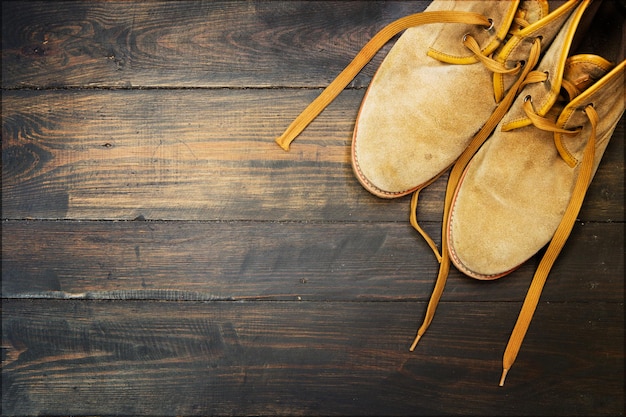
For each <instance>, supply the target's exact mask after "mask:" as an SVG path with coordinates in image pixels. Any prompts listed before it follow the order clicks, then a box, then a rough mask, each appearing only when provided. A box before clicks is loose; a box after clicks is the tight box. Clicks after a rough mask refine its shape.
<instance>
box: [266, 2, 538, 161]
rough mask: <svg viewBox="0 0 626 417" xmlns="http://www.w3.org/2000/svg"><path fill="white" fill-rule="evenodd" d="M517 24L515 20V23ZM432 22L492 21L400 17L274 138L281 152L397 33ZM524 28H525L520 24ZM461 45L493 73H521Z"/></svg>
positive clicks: (471, 45) (467, 41)
mask: <svg viewBox="0 0 626 417" xmlns="http://www.w3.org/2000/svg"><path fill="white" fill-rule="evenodd" d="M516 22H517V20H516ZM433 23H462V24H468V25H478V26H483V27H485V28H486V29H490V28H491V27H492V25H493V22H492V21H491V20H490V19H489V18H487V17H485V16H483V15H481V14H478V13H472V12H458V11H438V12H422V13H416V14H412V15H409V16H405V17H403V18H400V19H398V20H396V21H394V22H392V23H390V24H389V25H387V26H385V27H384V28H383V29H381V30H380V31H379V32H378V33H377V34H376V35H374V37H373V38H372V39H370V40H369V42H367V44H365V46H364V47H363V48H362V49H361V50H360V51H359V53H358V54H357V55H356V56H355V57H354V59H353V60H352V62H350V64H348V66H347V67H346V68H345V69H344V70H343V71H341V73H339V75H338V76H337V78H335V79H334V80H333V81H332V82H331V83H330V84H329V85H328V87H326V88H325V89H324V91H322V93H321V94H320V95H319V96H318V97H317V98H316V99H315V100H313V101H312V102H311V104H309V106H308V107H307V108H306V109H304V111H302V113H300V115H299V116H298V117H296V119H295V120H294V121H293V122H292V123H291V124H290V125H289V127H288V128H287V129H286V130H285V132H284V133H283V134H282V135H281V136H279V137H278V138H277V139H276V143H277V144H278V145H279V146H280V147H281V148H283V149H284V150H286V151H287V150H289V145H290V144H291V142H293V140H294V139H295V138H296V137H297V136H298V135H299V134H300V133H301V132H302V131H303V130H304V129H305V128H306V127H307V126H308V125H309V124H310V123H311V122H312V121H313V120H314V119H315V118H316V117H317V116H318V115H319V114H320V113H321V112H322V111H323V110H324V109H325V108H326V107H327V106H328V105H329V104H330V103H331V102H332V101H333V100H334V99H335V98H336V97H337V96H338V95H339V93H341V92H342V91H343V89H344V88H345V87H346V86H347V85H348V84H349V83H350V82H351V81H352V80H353V79H354V77H356V75H357V74H358V73H359V72H360V71H361V70H362V69H363V67H364V66H365V65H367V63H368V62H369V61H371V59H372V58H373V57H374V55H376V53H377V52H378V51H379V50H380V48H382V47H383V46H384V45H385V44H386V43H387V42H389V40H391V38H393V37H394V36H396V35H397V34H398V33H400V32H402V31H404V30H406V29H409V28H411V27H415V26H421V25H426V24H433ZM522 24H523V25H528V23H527V22H523V21H522ZM463 44H464V45H465V46H467V47H468V49H470V50H471V51H472V52H473V53H474V54H475V55H476V57H477V58H478V59H479V60H480V61H481V62H483V64H484V65H485V66H486V67H487V68H489V70H491V71H492V72H498V73H502V74H510V73H516V72H519V71H520V68H519V66H518V67H515V68H506V67H505V66H504V65H503V64H502V63H499V62H496V61H495V60H493V59H491V58H490V57H486V56H484V55H483V53H482V51H481V50H480V47H479V46H478V44H477V43H476V41H475V40H474V39H473V38H472V37H471V36H466V37H465V38H464V39H463Z"/></svg>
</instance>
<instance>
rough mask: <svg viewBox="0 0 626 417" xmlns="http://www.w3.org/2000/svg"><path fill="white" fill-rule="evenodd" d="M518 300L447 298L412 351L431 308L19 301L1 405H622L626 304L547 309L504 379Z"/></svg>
mask: <svg viewBox="0 0 626 417" xmlns="http://www.w3.org/2000/svg"><path fill="white" fill-rule="evenodd" d="M518 305H519V304H518V303H493V302H486V303H473V305H472V309H471V310H469V309H468V307H467V305H466V304H462V303H452V304H450V305H445V306H442V307H441V312H440V313H439V315H438V317H436V319H435V323H434V325H433V327H432V329H431V331H430V332H429V333H428V335H427V337H426V338H425V339H424V340H423V345H420V348H419V350H418V351H417V352H413V353H410V352H408V350H407V348H406V344H407V337H406V336H407V334H410V333H412V332H413V331H414V330H415V325H416V315H415V314H416V311H417V310H420V311H421V310H423V308H424V304H423V303H404V302H396V303H332V302H275V303H268V302H265V303H248V302H242V303H232V302H213V303H203V302H185V303H163V302H149V301H142V302H132V303H128V302H119V301H96V300H91V301H82V300H81V301H79V300H54V301H52V300H10V301H5V302H4V306H3V310H4V311H3V315H4V316H5V318H4V340H6V341H7V342H10V343H11V345H13V346H14V347H15V348H14V349H11V350H10V351H9V352H7V354H6V360H5V364H4V366H3V378H4V379H3V390H4V391H3V394H4V395H3V406H4V408H5V410H6V409H7V408H8V409H10V410H11V411H13V412H14V413H16V414H38V413H43V414H52V415H57V414H69V415H75V414H92V415H93V414H114V415H118V414H122V415H188V414H204V415H215V414H219V415H223V414H228V415H248V414H254V415H257V414H269V415H273V414H280V415H284V414H286V415H294V414H308V415H328V414H335V415H337V414H338V415H396V414H405V415H434V414H450V413H453V414H461V415H465V414H477V415H507V414H510V415H520V414H530V415H533V414H535V413H537V412H538V411H545V412H546V414H557V415H586V414H587V413H586V412H585V410H586V411H588V412H591V414H614V412H615V411H618V410H620V407H623V403H622V402H621V398H620V397H619V395H607V394H606V393H614V394H616V393H619V391H620V389H623V383H624V381H623V379H622V378H621V375H623V374H621V372H620V368H618V367H619V366H623V352H622V351H620V349H619V346H620V344H621V343H623V325H624V321H623V306H622V305H620V304H618V303H595V305H594V308H590V307H589V305H588V304H587V303H555V304H552V303H551V304H549V305H544V306H542V307H541V308H540V309H539V311H538V312H537V317H536V320H535V321H534V323H533V330H534V332H532V333H533V334H530V335H529V336H528V338H527V340H526V343H525V349H523V351H522V352H521V354H520V357H519V359H518V361H519V362H518V364H517V366H516V367H515V369H514V370H512V371H511V372H512V373H513V372H514V374H515V378H513V375H511V384H510V386H507V388H505V389H502V388H499V387H498V386H497V379H498V374H499V371H500V366H501V349H502V347H503V344H504V341H505V340H506V338H507V337H508V332H509V331H510V326H511V323H512V322H513V321H514V320H515V317H516V314H517V307H518ZM459 344H462V349H459V347H458V346H459ZM515 380H516V381H517V382H516V381H515ZM522 381H523V382H522ZM598 385H601V388H598ZM25 387H28V389H25ZM600 389H601V390H603V392H604V393H605V395H604V396H602V397H599V396H598V391H599V390H600ZM581 411H583V412H582V413H581Z"/></svg>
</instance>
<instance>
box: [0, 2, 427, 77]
mask: <svg viewBox="0 0 626 417" xmlns="http://www.w3.org/2000/svg"><path fill="white" fill-rule="evenodd" d="M428 3H429V2H428V1H414V2H370V1H360V2H334V3H330V2H326V1H317V2H310V1H300V2H295V1H293V2H292V1H289V2H281V3H276V2H262V1H256V2H231V1H221V2H218V1H186V2H182V1H180V2H179V1H177V2H174V3H172V2H168V1H160V2H125V1H113V2H68V1H63V2H62V1H58V2H56V1H55V2H54V4H51V3H50V2H2V12H3V13H2V16H3V19H2V87H3V88H16V87H36V88H50V87H91V86H97V87H123V88H132V87H193V88H197V87H276V86H293V87H308V88H311V87H320V86H326V85H328V84H329V83H330V81H331V80H332V79H333V78H334V77H335V76H336V75H337V74H339V72H340V71H341V70H342V69H343V68H344V67H345V66H346V65H347V64H348V63H349V62H350V61H351V60H352V58H354V56H355V55H356V54H357V52H358V51H359V50H360V49H361V48H362V47H363V46H364V45H365V44H366V43H367V41H368V40H369V39H370V38H371V37H372V36H374V34H375V33H376V32H377V31H378V30H379V29H381V28H383V27H384V26H385V25H386V24H388V23H390V22H392V21H393V20H395V19H398V18H400V17H403V16H405V15H407V14H410V13H416V12H420V11H422V10H424V9H425V8H426V6H427V4H428ZM388 49H389V47H386V48H385V49H384V50H383V51H381V52H380V54H379V55H378V56H377V57H376V58H375V59H374V60H373V61H372V62H371V64H370V65H368V66H367V67H366V68H365V69H364V70H363V72H362V73H361V74H360V75H359V76H358V77H357V78H356V79H355V81H354V82H353V84H352V86H353V87H359V86H361V87H362V86H365V85H367V84H368V83H369V81H370V79H371V77H372V75H373V73H374V71H375V70H376V68H377V67H378V65H379V64H380V61H381V60H382V57H383V56H384V54H385V53H386V51H387V50H388Z"/></svg>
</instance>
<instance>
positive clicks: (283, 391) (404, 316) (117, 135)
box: [1, 1, 624, 415]
mask: <svg viewBox="0 0 626 417" xmlns="http://www.w3.org/2000/svg"><path fill="white" fill-rule="evenodd" d="M427 4H428V2H427V1H416V2H367V1H365V2H326V1H321V2H291V1H285V2H278V1H277V2H244V1H242V2H195V1H190V2H183V1H181V2H3V3H2V11H3V13H2V223H3V224H2V250H1V251H2V414H3V415H42V414H45V415H113V414H115V415H246V414H256V415H270V414H282V415H330V414H334V415H433V414H474V415H623V414H624V341H623V334H624V304H623V300H624V205H623V201H624V141H623V137H624V121H623V120H622V121H621V122H620V124H619V125H618V128H617V130H616V132H615V134H614V137H613V140H612V141H611V143H610V144H609V147H608V149H607V153H606V154H605V156H604V158H603V161H602V164H601V165H600V168H599V169H598V172H597V174H596V177H595V179H594V181H593V183H592V184H591V187H590V190H589V192H588V195H587V198H586V200H585V203H584V205H583V209H582V211H581V213H580V215H579V221H578V222H577V224H576V226H575V227H574V230H573V232H572V235H571V237H570V239H569V241H568V243H567V245H566V247H565V248H564V250H563V253H562V254H561V256H560V257H559V259H558V260H557V263H556V264H555V266H554V269H553V270H552V273H551V274H550V277H549V279H548V283H547V285H546V288H545V290H544V292H543V294H542V299H541V302H540V304H539V306H538V309H537V313H536V315H535V318H534V320H533V323H532V325H531V327H530V330H529V332H528V335H527V337H526V339H525V341H524V344H523V346H522V350H521V352H520V355H519V357H518V361H517V362H516V364H515V366H514V368H513V369H512V370H511V373H510V376H509V378H508V379H507V385H506V386H505V387H503V388H500V387H498V386H497V380H498V378H499V374H500V367H501V357H502V352H503V349H504V347H505V344H506V341H507V339H508V337H509V333H510V331H511V328H512V326H513V324H514V322H515V319H516V317H517V314H518V312H519V308H520V305H521V302H522V300H523V298H524V296H525V293H526V289H527V288H528V284H529V282H530V280H531V278H532V275H533V272H534V269H535V267H536V266H537V263H538V259H539V258H538V256H536V257H534V258H532V259H531V260H529V261H528V262H527V263H526V264H525V265H523V266H522V267H521V268H520V269H519V270H517V271H515V272H514V273H512V274H511V275H509V276H508V277H506V278H505V279H502V280H498V281H495V282H477V281H475V280H471V279H468V278H466V277H464V276H463V275H462V274H460V273H458V272H457V271H456V270H453V271H452V272H451V275H450V278H449V280H448V284H447V288H446V291H445V292H444V295H443V297H442V303H441V305H440V306H439V309H438V312H437V315H436V316H435V320H434V321H433V324H432V326H431V327H430V329H429V331H428V332H427V334H426V336H425V337H424V339H423V340H422V342H420V346H419V347H418V349H417V350H416V352H413V353H410V352H408V349H407V346H408V344H409V343H410V341H411V339H412V337H413V335H414V334H415V331H416V328H417V326H418V325H419V324H420V322H421V319H422V317H423V314H424V311H425V303H426V301H427V300H428V297H429V296H430V292H431V290H432V287H433V285H434V279H435V277H436V274H437V268H438V265H437V262H436V260H435V258H434V257H433V254H432V253H431V252H430V250H429V249H428V247H427V246H426V244H425V243H424V242H423V241H422V240H421V239H420V238H419V237H418V235H417V234H416V233H415V232H414V231H413V230H412V229H411V227H410V225H409V224H408V210H409V206H408V204H409V200H408V198H401V199H398V200H392V201H386V200H381V199H377V198H375V197H373V196H371V195H370V194H369V193H367V192H366V191H365V190H363V188H362V187H361V186H360V185H359V184H358V182H357V180H356V179H355V178H354V176H353V174H352V171H351V167H350V159H349V144H350V139H351V132H352V128H353V124H354V118H355V116H356V113H357V111H358V107H359V104H360V100H361V99H362V97H363V94H364V91H365V90H364V88H365V87H366V86H367V84H368V83H369V80H370V79H371V77H372V75H373V74H374V72H375V70H376V68H377V65H378V63H380V61H381V59H382V57H383V56H384V54H385V52H386V51H387V50H388V48H389V47H388V46H387V47H385V48H384V49H383V50H382V51H381V53H380V54H379V55H378V56H377V57H376V58H375V59H374V60H373V61H372V62H371V63H370V64H369V65H368V66H366V67H365V69H364V70H363V71H362V72H361V73H360V74H359V75H358V76H357V77H356V78H355V80H354V81H353V83H351V85H350V87H349V88H348V89H346V91H344V92H343V93H342V94H341V95H340V96H339V98H338V99H337V100H336V101H335V102H333V104H331V105H330V106H329V107H328V109H327V110H325V111H324V112H323V113H322V115H321V116H320V117H318V119H317V120H315V121H314V122H313V123H312V124H311V125H310V126H309V128H308V129H307V130H305V132H304V133H303V134H302V135H301V137H299V138H298V139H297V141H296V142H295V143H294V145H293V146H292V150H291V151H290V152H288V153H286V152H283V151H282V150H280V148H278V147H277V146H276V145H275V144H274V143H273V138H274V137H275V136H277V135H279V134H280V133H281V132H282V130H283V129H284V128H285V127H286V126H287V125H288V124H289V123H290V122H291V120H292V119H293V118H294V117H295V116H296V115H297V114H298V113H299V112H300V111H301V110H302V109H303V108H304V107H306V105H307V104H308V103H309V102H310V101H311V100H312V99H313V98H315V97H316V96H317V95H318V94H319V92H320V88H322V87H324V86H325V85H327V84H328V83H329V82H330V81H331V80H332V79H333V77H334V76H335V75H336V74H337V73H339V71H341V69H343V67H344V66H345V65H346V64H347V63H348V62H349V61H350V60H351V59H352V57H353V56H354V54H356V52H357V51H358V50H359V49H360V48H361V46H363V44H364V43H365V42H366V41H367V40H368V39H369V38H371V36H373V34H374V33H376V31H377V30H378V29H380V28H382V27H383V26H384V25H385V24H387V23H389V22H391V21H392V20H394V19H396V18H399V17H402V16H404V15H406V14H408V13H412V12H418V11H421V10H423V9H424V8H425V7H426V5H427ZM445 179H446V178H445V176H444V177H442V178H441V179H440V180H439V181H437V182H436V183H434V184H433V185H432V186H431V187H429V188H428V189H427V190H425V191H424V192H423V193H422V195H421V197H420V206H419V217H420V219H421V220H422V223H423V225H424V227H425V228H426V229H427V231H428V232H429V233H431V234H432V235H433V237H434V238H435V240H436V241H439V239H440V230H439V229H440V227H441V209H442V198H443V192H444V188H445ZM133 220H134V221H133Z"/></svg>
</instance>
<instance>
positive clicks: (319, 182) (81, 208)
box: [2, 89, 624, 222]
mask: <svg viewBox="0 0 626 417" xmlns="http://www.w3.org/2000/svg"><path fill="white" fill-rule="evenodd" d="M317 94H318V93H317V92H312V91H294V90H281V89H276V90H232V89H224V90H210V91H207V90H150V91H143V90H130V91H129V90H120V91H111V90H87V91H84V90H83V91H66V90H62V91H45V92H39V91H8V92H5V93H3V96H2V106H3V120H2V132H3V133H2V135H3V140H2V157H3V164H2V170H3V171H2V174H3V181H2V203H3V212H2V216H3V218H5V219H7V218H8V219H23V218H39V219H59V218H65V219H94V220H101V219H126V220H130V219H134V218H136V217H143V218H145V219H166V220H240V219H246V220H301V219H306V220H326V221H363V220H365V221H372V220H375V221H403V222H405V221H407V218H408V198H403V199H400V200H394V201H387V200H382V199H378V198H375V197H373V196H372V195H370V194H369V193H368V192H366V191H365V190H364V189H363V188H362V187H361V186H360V184H359V183H358V181H357V180H356V179H355V177H354V175H353V174H352V169H351V165H350V150H349V148H350V146H349V145H350V141H351V134H352V129H353V125H354V119H355V117H356V113H357V110H358V107H359V103H360V100H361V99H362V96H363V92H362V91H361V90H349V91H346V92H344V93H343V94H342V95H341V96H340V97H339V98H338V99H337V101H336V102H335V103H333V104H332V105H331V106H330V107H329V108H328V109H327V111H325V112H324V113H323V114H322V115H321V116H320V117H319V118H318V119H317V120H316V121H314V122H313V124H312V125H311V126H309V128H308V129H307V130H305V132H304V133H303V134H302V135H301V137H300V138H299V139H298V141H297V142H296V143H295V144H294V145H293V149H292V150H291V151H290V152H284V151H283V150H281V149H280V148H279V147H278V146H277V145H276V144H275V143H274V138H275V137H276V136H278V135H279V134H280V133H282V129H284V128H285V127H286V126H287V125H288V124H289V123H290V122H291V120H292V119H293V118H294V117H295V116H296V115H297V114H298V112H299V111H300V110H301V109H303V108H304V107H306V105H307V104H308V103H309V102H310V101H311V100H313V99H314V98H315V97H316V96H317ZM623 132H624V123H623V120H622V122H621V123H620V125H619V128H618V129H617V130H616V132H615V138H619V137H620V135H622V136H623ZM623 154H624V144H623V141H620V140H613V141H611V143H610V144H609V148H608V150H607V152H606V154H605V158H604V160H603V163H602V164H601V166H600V168H599V170H598V173H597V175H596V178H595V180H594V182H593V183H592V186H591V189H590V191H589V195H588V197H587V201H586V203H585V206H584V208H583V211H582V212H581V219H583V220H586V221H623V220H624V206H623V200H624V186H623V185H624V158H623ZM444 189H445V177H443V178H441V179H440V180H439V181H437V182H436V183H435V184H433V185H432V186H431V187H430V189H429V190H428V192H425V193H424V195H423V198H422V200H421V204H420V218H421V219H422V220H424V221H440V220H441V210H442V203H441V201H442V199H443V192H444Z"/></svg>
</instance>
